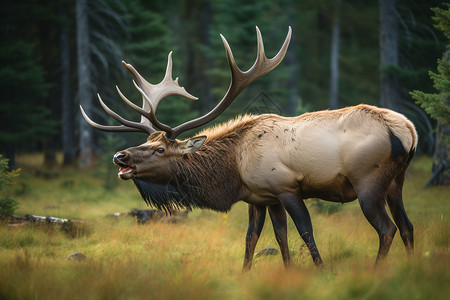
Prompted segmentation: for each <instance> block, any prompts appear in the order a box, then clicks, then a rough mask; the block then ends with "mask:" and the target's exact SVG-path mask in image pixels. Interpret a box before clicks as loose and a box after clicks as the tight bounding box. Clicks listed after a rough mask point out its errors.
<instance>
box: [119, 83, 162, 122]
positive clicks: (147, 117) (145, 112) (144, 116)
mask: <svg viewBox="0 0 450 300" xmlns="http://www.w3.org/2000/svg"><path fill="white" fill-rule="evenodd" d="M133 83H134V85H135V86H136V88H137V89H138V90H140V88H139V86H137V84H136V83H135V82H134V80H133ZM116 90H117V93H118V94H119V96H120V98H122V100H123V101H124V102H125V103H126V104H127V105H128V106H130V107H131V108H132V109H134V110H135V111H136V112H137V113H139V114H140V115H141V123H145V124H148V126H150V127H152V125H155V126H156V127H157V128H158V129H160V130H164V129H165V128H163V127H160V126H157V125H158V124H160V123H159V122H158V120H156V118H155V116H154V115H152V114H151V113H149V112H150V111H151V108H150V106H149V101H143V104H142V108H140V107H139V106H137V105H136V104H134V103H133V102H131V101H130V100H128V99H127V97H125V96H124V95H123V93H122V92H121V91H120V89H119V87H118V86H117V85H116ZM141 94H142V93H141ZM142 96H143V97H147V96H146V95H145V94H143V95H142Z"/></svg>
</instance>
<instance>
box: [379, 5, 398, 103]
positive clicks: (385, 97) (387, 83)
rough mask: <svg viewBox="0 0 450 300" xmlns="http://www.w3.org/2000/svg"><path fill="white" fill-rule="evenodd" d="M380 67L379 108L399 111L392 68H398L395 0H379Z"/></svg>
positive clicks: (396, 84)
mask: <svg viewBox="0 0 450 300" xmlns="http://www.w3.org/2000/svg"><path fill="white" fill-rule="evenodd" d="M379 3H380V66H381V99H380V102H381V106H383V107H387V108H390V109H393V110H397V111H398V110H399V109H400V108H401V107H400V94H399V87H398V85H399V83H398V77H397V75H395V74H394V72H393V70H394V68H396V67H398V62H399V59H398V58H399V50H398V49H399V47H398V14H397V0H380V2H379Z"/></svg>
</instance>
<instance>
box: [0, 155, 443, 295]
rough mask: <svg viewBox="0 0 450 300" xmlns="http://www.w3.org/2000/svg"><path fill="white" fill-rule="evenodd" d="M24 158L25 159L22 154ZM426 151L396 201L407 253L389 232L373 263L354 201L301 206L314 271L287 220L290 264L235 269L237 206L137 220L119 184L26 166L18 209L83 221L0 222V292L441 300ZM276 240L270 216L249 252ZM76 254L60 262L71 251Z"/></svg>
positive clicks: (131, 193)
mask: <svg viewBox="0 0 450 300" xmlns="http://www.w3.org/2000/svg"><path fill="white" fill-rule="evenodd" d="M32 161H33V160H32ZM429 163H430V161H429V159H426V158H419V159H417V160H415V161H414V163H413V165H412V167H411V169H410V172H409V173H408V178H407V182H406V185H405V206H406V210H407V212H408V214H409V216H410V219H411V221H412V222H413V224H414V225H415V243H416V244H415V245H416V251H415V254H414V256H413V257H412V258H411V259H407V258H406V255H405V249H404V246H403V244H402V242H401V239H400V236H399V234H397V235H396V237H395V239H394V243H393V245H392V248H391V251H390V253H389V255H388V258H387V260H386V262H385V263H384V264H382V265H381V266H380V267H379V268H377V269H375V268H374V267H373V263H374V260H375V256H376V253H377V250H378V238H377V235H376V232H375V230H373V228H372V227H371V226H370V225H369V224H368V222H367V221H366V220H365V218H364V216H363V215H362V213H361V211H360V208H359V206H358V203H357V202H353V203H350V204H345V205H342V206H340V207H339V208H338V209H337V211H335V210H336V209H335V208H333V210H328V211H335V212H333V213H324V211H327V210H326V209H325V210H324V209H318V208H317V207H316V206H315V205H314V203H313V201H309V202H308V205H309V207H310V211H311V218H312V221H313V226H314V230H315V236H316V240H317V244H318V247H319V250H320V251H321V255H322V257H323V259H324V262H325V267H324V268H323V269H321V270H318V269H316V268H315V267H314V266H313V264H312V260H311V257H310V256H309V254H308V253H307V250H306V248H305V247H304V246H303V242H302V241H301V239H300V237H299V235H298V233H297V232H296V230H295V226H294V225H293V223H292V222H291V221H290V222H289V229H288V230H289V244H290V247H291V252H292V258H293V263H294V266H293V268H292V269H290V270H285V269H284V268H283V266H282V262H281V257H280V256H273V257H272V256H267V257H261V258H258V259H256V260H255V262H254V266H253V269H252V271H250V272H249V273H246V274H242V273H241V267H242V262H243V253H244V235H245V232H246V226H247V208H246V205H245V204H244V203H239V204H237V205H235V207H233V209H232V210H231V212H230V213H229V214H219V213H215V212H211V211H200V210H195V211H193V212H192V213H190V214H189V217H188V218H187V219H185V220H183V221H181V222H179V223H174V224H173V223H166V222H156V223H155V222H154V223H150V224H145V225H139V224H137V223H136V222H135V221H134V220H133V219H132V218H130V217H123V218H120V219H113V218H109V217H107V215H108V214H111V213H114V212H118V211H121V212H124V211H129V210H131V209H132V208H134V207H137V208H141V209H145V208H146V207H145V205H144V203H143V202H142V201H141V200H140V199H139V195H138V193H137V191H136V190H135V188H134V186H133V184H132V183H131V182H117V187H116V189H114V190H113V191H105V190H104V189H103V182H102V179H101V178H100V177H99V176H98V174H97V173H96V171H92V172H85V173H81V172H75V171H73V170H58V176H57V177H55V178H51V179H43V178H42V177H37V176H34V175H30V174H28V175H27V174H26V173H27V171H24V174H23V176H21V178H20V179H19V181H18V183H17V184H16V185H15V186H13V187H12V188H11V190H10V192H11V196H12V197H13V198H15V199H16V200H18V201H19V202H20V209H19V211H18V214H28V213H33V214H38V215H52V216H58V217H62V218H77V219H83V220H88V221H89V222H88V223H87V224H84V225H83V227H80V228H79V231H78V232H75V234H72V235H67V234H66V233H64V232H63V231H61V230H59V229H58V228H55V227H51V226H50V227H49V226H41V227H36V226H25V227H22V228H19V229H9V228H8V227H7V226H6V225H5V224H1V225H0V270H1V272H0V299H56V298H60V299H447V297H448V295H449V294H450V284H449V283H450V252H449V238H450V225H449V216H450V202H449V200H450V199H449V192H450V189H449V187H445V188H439V187H433V188H430V189H423V186H424V184H425V182H426V180H427V179H428V176H429V173H427V171H428V170H429V167H427V166H429ZM268 247H274V248H277V244H276V241H275V238H274V235H273V230H272V228H271V223H270V219H269V218H268V219H267V220H266V226H265V228H264V230H263V232H262V236H261V238H260V241H259V243H258V246H257V251H258V250H261V249H263V248H268ZM78 251H79V252H82V253H84V254H85V255H86V256H87V259H86V260H84V261H79V262H78V261H71V260H67V259H66V256H67V255H69V254H71V253H74V252H78Z"/></svg>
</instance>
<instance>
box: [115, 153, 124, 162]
mask: <svg viewBox="0 0 450 300" xmlns="http://www.w3.org/2000/svg"><path fill="white" fill-rule="evenodd" d="M126 156H127V155H126V154H125V153H123V152H117V153H116V154H114V158H113V161H114V162H115V163H118V162H121V161H122V160H123V159H124V158H125V157H126Z"/></svg>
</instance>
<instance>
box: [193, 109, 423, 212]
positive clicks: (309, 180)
mask: <svg viewBox="0 0 450 300" xmlns="http://www.w3.org/2000/svg"><path fill="white" fill-rule="evenodd" d="M245 122H251V123H253V124H252V125H253V126H252V127H251V129H250V130H248V131H247V132H246V134H245V136H243V137H242V139H240V142H239V144H237V145H235V146H236V151H235V153H236V161H237V165H238V167H239V173H240V175H241V178H242V181H243V183H244V184H245V186H246V187H247V190H246V191H245V192H244V193H243V199H242V200H244V201H246V202H248V203H251V204H258V205H270V204H273V203H276V202H279V200H278V199H277V197H278V196H279V194H281V193H285V192H286V191H292V192H295V193H299V194H300V195H301V197H302V198H303V199H305V198H310V197H317V198H322V199H324V200H329V201H339V202H347V201H351V200H354V199H355V198H356V193H355V188H358V187H359V186H360V185H362V184H364V183H365V182H366V181H365V179H366V178H369V177H371V176H373V175H374V174H376V173H380V172H385V169H386V168H389V167H390V163H391V159H390V157H391V143H390V140H389V135H388V129H390V130H392V132H393V133H394V134H395V135H396V136H397V137H398V138H399V139H400V140H401V142H402V144H403V147H404V150H405V151H406V152H409V151H410V150H411V149H413V148H415V147H416V144H417V135H416V133H415V130H414V126H413V125H412V123H411V122H410V121H408V120H407V119H406V118H405V117H404V116H403V115H401V114H398V113H395V112H393V111H391V110H386V109H381V108H377V107H374V106H368V105H359V106H356V107H352V108H344V109H340V110H333V111H319V112H313V113H307V114H304V115H301V116H298V117H292V118H286V117H281V116H278V115H258V116H244V117H242V118H239V119H237V120H235V121H231V122H229V123H226V124H223V125H221V126H218V127H216V128H213V129H207V130H206V131H203V132H201V133H200V135H206V136H207V137H208V139H212V138H214V137H215V136H216V135H217V134H216V132H221V131H227V130H232V128H233V127H234V126H242V123H245ZM207 143H208V140H207V141H206V144H207Z"/></svg>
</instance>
